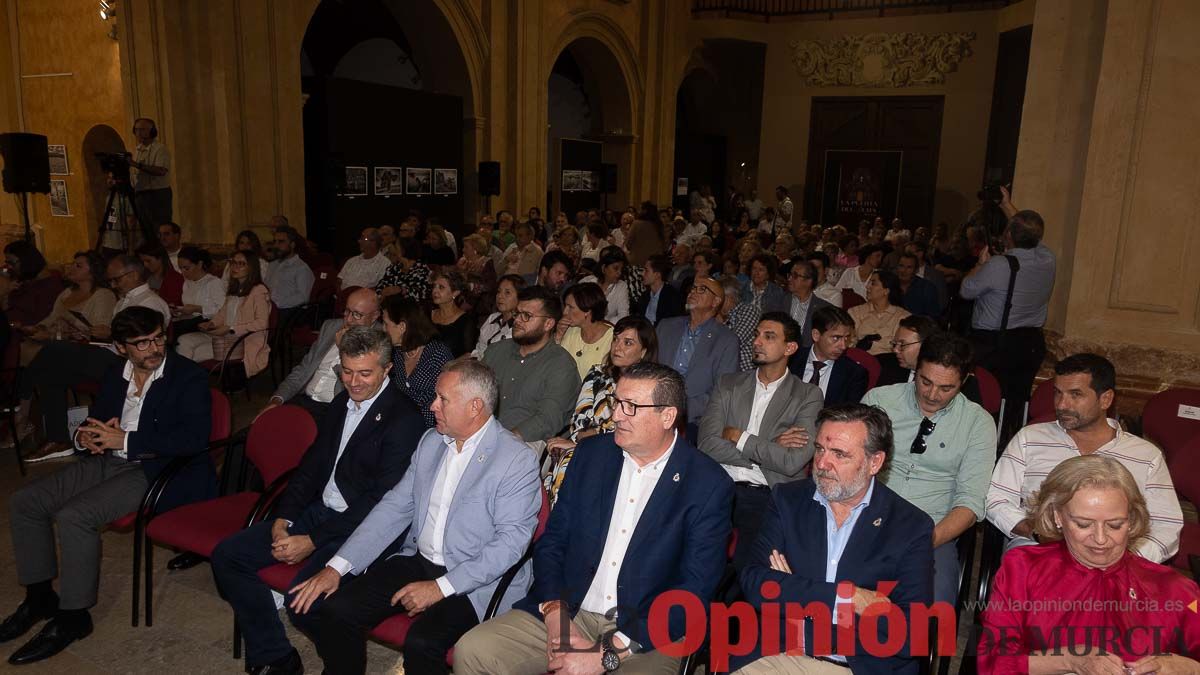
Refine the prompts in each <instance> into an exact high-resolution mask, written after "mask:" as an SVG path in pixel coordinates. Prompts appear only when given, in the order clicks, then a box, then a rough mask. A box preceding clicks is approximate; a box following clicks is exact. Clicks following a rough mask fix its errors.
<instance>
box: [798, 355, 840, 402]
mask: <svg viewBox="0 0 1200 675" xmlns="http://www.w3.org/2000/svg"><path fill="white" fill-rule="evenodd" d="M813 361H821V363H824V364H825V365H824V366H822V367H821V384H820V385H819V386H820V387H821V396H824V395H825V392H826V391H828V390H829V374H830V373H832V372H833V359H818V358H817V352H816V350H815V349H812V348H810V349H809V350H808V355H807V356H806V357H805V359H804V377H802V378H800V379H801V380H803V381H805V382H808V381H809V379H810V378H812V374H813Z"/></svg>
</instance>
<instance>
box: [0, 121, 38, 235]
mask: <svg viewBox="0 0 1200 675" xmlns="http://www.w3.org/2000/svg"><path fill="white" fill-rule="evenodd" d="M0 157H3V158H4V171H3V173H2V174H0V177H2V179H3V184H4V191H5V192H7V193H9V194H19V195H21V215H22V217H23V218H24V221H25V241H28V242H29V243H31V244H32V243H33V228H32V227H31V226H30V224H29V193H30V192H41V193H42V194H49V193H50V148H49V146H48V145H47V143H46V137H45V136H43V135H41V134H25V133H7V134H0Z"/></svg>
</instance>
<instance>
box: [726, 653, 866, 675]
mask: <svg viewBox="0 0 1200 675" xmlns="http://www.w3.org/2000/svg"><path fill="white" fill-rule="evenodd" d="M849 673H850V669H849V668H844V667H842V666H839V665H837V664H836V663H830V662H828V661H821V660H820V659H814V658H812V657H811V656H803V655H800V656H788V655H787V654H777V655H775V656H767V657H764V658H761V659H759V660H757V661H755V662H754V663H751V664H750V665H748V666H746V667H745V668H742V669H740V670H738V671H737V672H736V673H734V675H849Z"/></svg>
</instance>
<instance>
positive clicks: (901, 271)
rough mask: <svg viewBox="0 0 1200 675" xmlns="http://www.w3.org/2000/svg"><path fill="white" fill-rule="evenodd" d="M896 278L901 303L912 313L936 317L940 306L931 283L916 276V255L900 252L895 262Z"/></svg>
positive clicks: (940, 311) (938, 314) (940, 312)
mask: <svg viewBox="0 0 1200 675" xmlns="http://www.w3.org/2000/svg"><path fill="white" fill-rule="evenodd" d="M896 280H897V281H899V282H900V296H901V298H902V299H903V301H902V302H901V304H902V305H903V306H904V309H907V310H908V311H909V312H910V313H912V314H919V315H922V316H929V317H938V316H941V315H942V306H941V303H939V302H938V292H937V289H936V288H934V286H933V284H932V283H930V282H928V281H926V280H924V279H922V278H921V277H919V276H917V256H915V255H913V254H911V253H902V254H901V255H900V260H899V261H898V262H897V263H896Z"/></svg>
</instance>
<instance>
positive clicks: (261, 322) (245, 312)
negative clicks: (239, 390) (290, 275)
mask: <svg viewBox="0 0 1200 675" xmlns="http://www.w3.org/2000/svg"><path fill="white" fill-rule="evenodd" d="M228 307H229V304H228V303H226V304H225V305H223V306H222V307H221V309H220V310H219V311H218V312H217V314H216V316H214V317H213V318H212V320H213V323H215V324H220V325H228V324H227V322H226V320H225V315H226V309H227V308H228ZM236 318H237V322H236V323H234V324H233V325H231V326H229V327H230V328H232V329H233V332H234V334H233V335H231V336H229V343H230V344H232V342H233V341H234V340H236V339H237V338H239V337H241V336H242V335H243V334H245V333H253V334H252V335H250V336H248V337H247V338H246V339H245V340H244V341H243V342H242V347H241V349H242V364H243V365H244V366H245V367H246V377H254V376H255V375H257V374H258V373H260V372H262V370H263V369H264V368H266V367H267V361H268V360H269V359H270V357H271V346H270V345H269V344H267V326H268V324H269V322H270V319H271V295H270V292H269V291H268V290H267V287H266V286H265V285H263V284H259V285H257V286H255V287H254V288H252V289H251V290H250V295H247V296H246V297H245V298H244V299H243V300H242V305H241V307H240V308H239V309H238V312H237V317H236ZM213 346H214V349H213V352H214V353H215V354H221V355H223V354H224V350H223V349H219V348H217V345H216V341H215V340H214V345H213ZM218 358H220V356H218Z"/></svg>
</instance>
